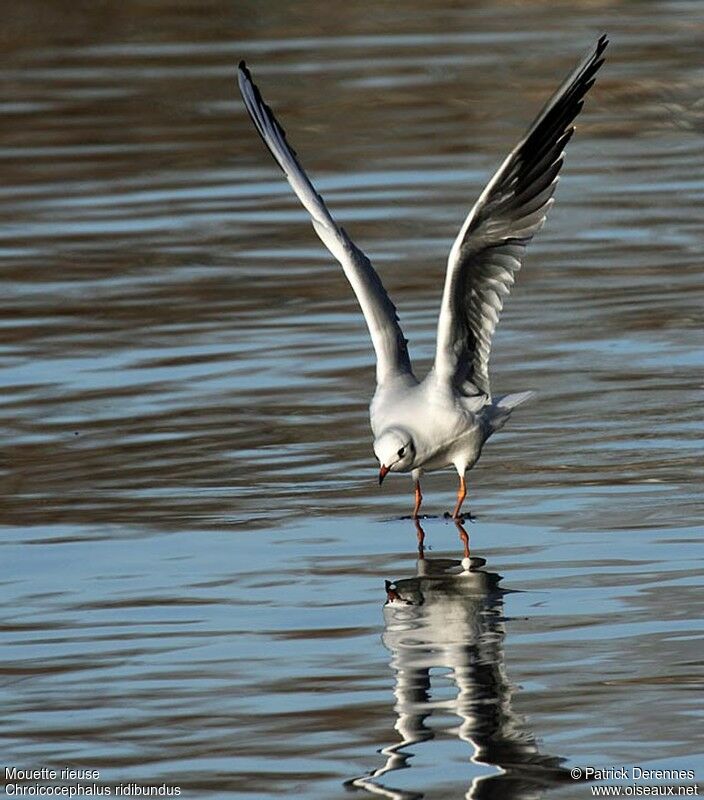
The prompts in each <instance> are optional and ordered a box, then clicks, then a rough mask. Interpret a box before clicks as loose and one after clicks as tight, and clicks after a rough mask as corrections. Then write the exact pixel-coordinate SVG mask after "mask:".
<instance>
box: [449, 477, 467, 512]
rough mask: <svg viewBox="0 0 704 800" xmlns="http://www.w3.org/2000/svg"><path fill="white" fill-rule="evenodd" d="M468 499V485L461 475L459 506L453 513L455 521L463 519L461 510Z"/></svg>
mask: <svg viewBox="0 0 704 800" xmlns="http://www.w3.org/2000/svg"><path fill="white" fill-rule="evenodd" d="M465 497H467V484H466V482H465V479H464V475H460V488H459V489H458V490H457V505H456V506H455V510H454V511H453V512H452V518H453V519H461V515H460V509H461V508H462V503H464V499H465Z"/></svg>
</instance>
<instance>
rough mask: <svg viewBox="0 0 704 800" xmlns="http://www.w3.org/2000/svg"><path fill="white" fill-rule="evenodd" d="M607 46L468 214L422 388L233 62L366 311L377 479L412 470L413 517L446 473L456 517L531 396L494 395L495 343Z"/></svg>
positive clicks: (263, 128)
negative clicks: (474, 474)
mask: <svg viewBox="0 0 704 800" xmlns="http://www.w3.org/2000/svg"><path fill="white" fill-rule="evenodd" d="M607 44H608V40H607V38H606V36H602V37H601V38H600V39H599V40H598V42H597V44H596V47H595V48H594V50H593V51H590V53H589V55H588V56H587V57H586V58H585V59H584V60H583V61H582V62H581V63H580V64H579V65H578V66H577V67H576V69H574V70H573V71H572V72H571V73H570V74H569V75H568V77H567V78H566V80H565V81H564V83H563V84H562V86H560V88H559V89H558V90H557V92H556V93H555V94H554V95H553V96H552V98H551V99H550V100H549V101H548V103H547V105H546V106H545V108H544V109H543V110H542V111H541V112H540V114H539V115H538V117H537V119H536V120H535V121H534V122H533V124H532V125H531V126H530V128H529V129H528V131H527V133H526V134H525V136H524V137H523V138H522V139H521V141H520V142H519V143H518V145H517V146H516V147H515V148H514V149H513V150H512V151H511V153H510V154H509V156H508V158H506V160H505V161H504V162H503V164H502V165H501V166H500V167H499V169H498V171H497V172H496V174H495V175H494V177H493V178H492V179H491V180H490V181H489V183H488V185H487V187H486V188H485V189H484V191H483V192H482V193H481V195H480V196H479V199H478V200H477V202H476V203H475V204H474V206H473V208H472V210H471V211H470V212H469V216H468V217H467V219H466V220H465V223H464V225H463V226H462V229H461V230H460V232H459V234H458V236H457V238H456V239H455V242H454V244H453V245H452V249H451V250H450V256H449V259H448V264H447V274H446V277H445V289H444V292H443V297H442V305H441V309H440V318H439V320H438V334H437V350H436V354H435V363H434V365H433V368H432V369H431V370H430V373H429V374H428V376H427V377H426V378H425V379H424V380H423V381H419V380H418V379H417V378H416V377H415V375H414V374H413V370H412V368H411V360H410V358H409V356H408V349H407V347H406V339H405V338H404V335H403V332H402V330H401V326H400V324H399V320H398V315H397V314H396V308H395V307H394V305H393V303H392V302H391V300H390V299H389V296H388V295H387V294H386V291H385V289H384V287H383V285H382V283H381V280H380V279H379V276H378V275H377V273H376V272H375V270H374V267H372V265H371V263H370V261H369V259H368V258H367V257H366V256H365V255H364V253H363V252H362V251H361V250H360V249H359V248H358V247H357V246H356V245H355V244H354V243H353V242H352V240H351V239H350V238H349V236H348V235H347V233H346V231H345V230H344V229H343V228H342V227H340V226H339V225H338V224H337V223H336V222H335V220H334V219H333V217H332V215H331V214H330V212H329V211H328V208H327V206H326V205H325V203H324V202H323V199H322V198H321V197H320V195H319V194H318V193H317V192H316V191H315V188H314V187H313V184H312V183H311V182H310V180H309V179H308V176H307V175H306V173H305V172H304V171H303V168H302V167H301V165H300V163H299V162H298V158H297V157H296V154H295V152H294V151H293V149H292V148H291V147H290V146H289V144H288V143H287V141H286V135H285V133H284V130H283V128H282V127H281V125H279V123H278V122H277V120H276V118H275V116H274V114H273V112H272V111H271V109H270V108H269V106H267V105H266V103H265V102H264V100H263V99H262V96H261V94H260V93H259V90H258V89H257V87H256V86H255V84H254V83H253V81H252V76H251V74H250V72H249V70H248V69H247V67H246V65H245V63H244V62H240V65H239V71H238V79H239V86H240V91H241V92H242V97H243V98H244V102H245V105H246V106H247V111H248V112H249V115H250V116H251V118H252V121H253V122H254V124H255V126H256V128H257V131H258V132H259V134H260V136H261V138H262V139H263V140H264V143H265V144H266V146H267V147H268V148H269V150H270V151H271V154H272V155H273V156H274V158H275V159H276V161H277V163H278V164H279V166H280V167H281V169H282V170H283V171H284V174H285V175H286V178H287V180H288V182H289V183H290V184H291V188H292V189H293V191H294V192H295V193H296V195H298V199H299V200H300V201H301V203H303V205H304V206H305V208H306V209H307V211H308V213H309V214H310V216H311V220H312V222H313V227H314V228H315V231H316V233H317V234H318V236H319V237H320V238H321V239H322V241H323V243H324V244H325V245H326V246H327V248H328V249H329V250H330V252H331V253H332V254H333V255H334V256H335V258H336V259H337V260H338V261H339V262H340V264H341V265H342V269H343V270H344V272H345V275H346V276H347V279H348V280H349V282H350V284H351V285H352V289H353V290H354V293H355V294H356V296H357V300H358V301H359V305H360V306H361V308H362V312H363V313H364V317H365V319H366V322H367V326H368V327H369V333H370V334H371V339H372V343H373V345H374V350H375V351H376V361H377V365H376V384H377V386H376V392H375V393H374V397H373V399H372V402H371V405H370V409H369V412H370V418H371V425H372V431H373V433H374V452H375V454H376V457H377V459H378V460H379V464H380V470H379V483H381V482H382V481H383V479H384V477H385V476H386V474H387V473H389V472H410V473H411V475H412V477H413V481H414V484H415V507H414V510H413V517H414V518H417V517H418V513H419V511H420V505H421V501H422V496H421V491H420V477H421V475H422V473H423V472H428V471H430V470H437V469H442V468H443V467H448V466H451V465H454V467H455V468H456V469H457V472H458V474H459V477H460V486H459V490H458V492H457V503H456V505H455V510H454V513H453V516H454V517H455V518H459V517H460V512H461V509H462V503H463V501H464V499H465V497H466V495H467V488H466V483H465V473H466V471H467V470H468V469H471V468H472V467H473V466H474V464H475V463H476V462H477V460H478V458H479V455H480V453H481V450H482V446H483V445H484V442H485V441H486V440H487V439H488V438H489V437H490V436H491V435H492V434H493V433H494V432H495V431H497V430H499V429H500V428H501V427H503V425H504V424H505V422H506V421H507V419H508V418H509V416H510V415H511V412H512V410H513V409H514V408H515V407H516V406H517V405H519V404H520V403H523V402H524V401H525V400H527V399H528V398H529V397H530V396H531V395H532V394H533V393H532V392H520V393H518V394H509V395H505V396H503V397H495V398H492V396H491V390H490V386H489V353H490V351H491V340H492V337H493V334H494V330H495V328H496V324H497V322H498V320H499V314H500V313H501V309H502V308H503V304H504V300H505V298H506V297H507V295H508V294H509V292H510V290H511V287H512V286H513V283H514V281H515V279H516V274H517V272H518V271H519V269H520V268H521V263H522V260H523V255H524V253H525V249H526V246H527V244H528V242H529V241H530V240H531V239H532V238H533V236H534V234H535V233H536V232H537V231H538V230H539V229H540V228H541V227H542V226H543V223H544V222H545V217H546V215H547V212H548V210H549V208H550V206H551V205H552V203H553V194H554V192H555V187H556V186H557V182H558V176H559V172H560V169H561V167H562V163H563V160H564V149H565V147H566V145H567V142H568V141H569V140H570V138H571V137H572V134H573V133H574V126H573V124H572V123H573V122H574V119H575V117H576V116H577V114H579V112H580V110H581V108H582V105H583V103H584V97H585V95H586V93H587V92H588V91H589V89H590V88H591V86H592V85H593V83H594V80H595V76H596V73H597V71H598V69H599V67H600V66H601V65H602V63H603V58H602V56H603V53H604V50H605V49H606V45H607Z"/></svg>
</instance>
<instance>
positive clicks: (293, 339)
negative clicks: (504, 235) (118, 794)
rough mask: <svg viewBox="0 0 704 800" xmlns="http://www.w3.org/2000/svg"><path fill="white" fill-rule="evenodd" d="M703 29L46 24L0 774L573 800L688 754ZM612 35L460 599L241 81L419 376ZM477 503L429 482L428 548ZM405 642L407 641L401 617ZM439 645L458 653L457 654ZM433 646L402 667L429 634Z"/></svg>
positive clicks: (23, 330)
mask: <svg viewBox="0 0 704 800" xmlns="http://www.w3.org/2000/svg"><path fill="white" fill-rule="evenodd" d="M702 27H703V24H702V18H701V14H700V13H699V9H698V6H697V4H693V3H686V2H657V3H656V2H647V1H646V2H639V3H625V2H624V3H588V2H584V3H577V4H571V5H570V7H569V8H567V6H565V7H564V13H559V14H556V13H555V9H554V7H553V4H543V3H539V2H531V3H525V4H514V3H493V4H483V3H476V4H459V5H458V4H454V3H451V2H446V3H440V4H437V3H436V4H433V5H432V8H430V7H429V6H428V5H427V4H423V3H416V2H413V1H411V2H408V3H405V4H403V9H399V8H393V7H392V6H390V5H387V4H374V3H369V2H366V0H363V1H362V2H359V3H352V4H346V5H345V6H344V7H340V8H337V7H332V6H326V7H325V9H324V12H323V11H322V10H321V6H320V5H319V4H316V3H312V2H308V1H307V0H304V2H300V3H296V4H295V8H294V7H293V6H290V5H289V4H276V3H274V4H267V5H265V6H262V5H261V4H255V3H250V2H244V0H241V2H238V3H234V4H227V3H222V2H205V3H197V4H192V5H188V4H182V3H173V2H167V1H166V0H154V1H153V2H149V3H136V2H126V3H120V4H117V3H115V4H110V3H107V4H98V5H96V6H94V7H91V8H85V9H82V11H81V12H80V13H78V12H77V11H76V10H75V9H74V7H73V6H72V5H71V4H66V3H63V2H59V3H55V4H49V5H46V4H42V3H38V2H36V3H35V2H27V3H24V4H23V5H22V8H21V9H19V10H17V12H16V13H15V14H14V15H13V16H12V17H11V18H10V19H9V20H7V27H6V30H5V34H4V42H5V59H4V61H3V66H2V68H1V73H2V78H3V87H4V88H3V93H2V102H1V103H0V114H1V115H2V120H3V125H2V129H3V135H2V141H1V142H0V159H2V165H3V176H4V180H3V182H2V186H1V187H0V255H1V256H2V261H1V262H0V263H1V264H2V272H1V273H0V280H1V281H2V293H1V294H0V297H1V298H2V299H1V300H0V303H1V304H2V323H1V327H0V349H1V352H2V359H1V361H0V372H1V376H2V381H3V386H4V394H3V398H2V405H1V406H0V425H1V426H2V434H3V442H4V452H3V457H2V463H1V464H0V467H1V469H2V478H3V491H2V506H1V507H0V513H1V515H2V516H1V517H0V524H1V526H2V527H1V528H0V545H2V564H3V567H4V569H3V571H2V576H1V577H0V598H1V599H2V601H3V608H4V612H3V614H2V617H1V618H0V631H1V632H2V641H3V656H4V657H3V661H2V665H1V666H0V672H1V675H0V697H1V699H2V705H3V709H4V710H5V713H4V715H3V720H2V722H1V723H0V742H1V744H0V752H2V753H3V755H4V759H3V760H4V761H5V762H6V763H7V764H11V765H16V766H23V767H24V766H27V767H30V766H35V767H41V766H54V767H58V768H60V767H65V766H76V767H81V768H96V769H99V770H100V774H101V780H104V781H105V782H107V783H110V784H115V783H117V782H121V781H122V782H124V781H136V782H141V783H152V784H160V783H163V782H166V783H168V784H170V785H179V786H180V787H181V788H182V790H183V792H184V794H185V795H187V796H191V797H205V796H207V797H233V796H237V797H240V796H241V797H252V798H266V797H274V796H279V795H289V794H292V793H296V794H298V795H300V796H303V797H306V798H311V799H314V798H326V799H327V798H334V797H343V796H348V792H349V791H357V792H359V793H361V794H362V795H363V794H364V793H365V792H367V793H376V794H377V795H381V796H388V797H398V798H411V797H426V798H448V797H464V796H468V797H505V798H523V797H535V796H541V795H542V794H543V793H544V792H548V791H549V792H550V796H554V797H565V798H568V797H569V798H571V797H577V796H584V797H587V796H589V795H588V788H587V787H585V786H584V785H581V784H575V783H574V782H573V781H571V779H569V778H567V777H566V773H568V772H569V770H570V769H571V768H572V767H574V766H582V765H595V766H597V765H614V764H616V765H621V764H637V765H639V766H643V767H646V766H651V767H653V766H658V767H661V768H674V767H676V766H679V767H683V768H685V767H690V768H692V769H698V770H699V774H700V779H701V776H702V774H704V765H703V763H702V762H703V760H704V759H703V758H702V752H703V750H704V748H703V746H702V737H701V730H702V725H701V722H702V720H701V711H702V707H701V690H702V680H703V678H702V674H703V673H702V657H701V652H702V641H701V636H702V628H703V624H702V620H703V619H704V608H703V604H704V603H703V600H702V594H701V591H700V585H701V579H702V571H701V556H700V552H701V547H700V542H701V536H702V533H704V519H703V517H704V514H703V507H702V499H701V486H702V481H703V479H704V469H703V468H702V458H701V450H702V446H701V445H702V432H703V426H702V414H701V408H702V388H703V386H704V382H703V378H702V367H703V366H704V365H703V361H704V359H703V357H702V352H703V349H702V348H703V346H704V334H703V333H702V330H703V329H704V319H703V314H702V308H703V307H704V288H703V286H704V281H703V278H702V260H701V252H702V240H703V236H702V233H703V232H702V224H701V207H702V200H703V199H704V148H703V141H704V140H703V138H702V137H703V135H704V117H703V116H702V110H701V99H700V98H701V96H702V90H703V89H704V85H703V80H704V74H703V73H702V68H701V36H702V33H703V30H702ZM602 31H607V32H608V33H609V34H610V35H611V38H612V46H611V48H610V51H609V60H608V63H607V65H606V67H605V68H604V70H603V71H602V73H601V75H600V78H599V82H598V85H597V86H596V88H595V90H594V91H593V92H592V94H591V95H590V96H589V98H588V101H587V104H586V107H585V110H584V113H583V114H582V116H581V117H580V120H579V126H578V132H577V135H576V136H575V138H574V140H573V141H572V142H571V143H570V148H569V153H568V158H567V163H566V167H565V169H564V171H563V178H562V180H561V183H560V187H559V189H558V194H557V203H556V206H555V208H554V209H553V212H552V213H551V216H550V219H549V222H548V224H547V226H546V227H545V229H544V230H543V231H542V232H541V234H540V236H539V237H538V238H536V240H535V241H534V242H533V244H532V245H531V247H530V250H529V254H528V258H527V261H526V266H525V269H524V271H523V272H522V273H521V276H520V280H519V283H518V286H517V287H516V290H515V292H514V294H513V296H512V297H511V299H510V301H509V303H508V304H507V308H506V312H505V314H504V317H503V320H502V324H501V325H500V327H499V330H498V334H497V337H496V340H495V347H494V353H493V356H492V368H493V376H494V377H493V382H494V386H495V389H496V391H498V392H502V391H520V390H524V389H534V390H537V392H538V393H539V394H538V399H537V400H536V401H535V402H533V403H532V404H530V405H528V406H524V407H523V408H522V409H521V411H520V412H519V413H517V414H516V415H515V416H514V418H513V419H512V421H511V424H510V425H509V426H508V427H507V428H505V429H504V431H502V432H501V434H500V435H498V436H497V437H496V439H494V440H492V441H491V442H490V444H489V445H488V446H487V448H486V450H485V453H484V455H483V457H482V460H481V461H480V463H479V465H478V467H477V468H476V469H475V470H474V471H473V472H472V473H471V475H470V505H471V508H472V511H473V513H474V514H476V516H477V521H476V522H475V523H473V524H472V525H470V526H468V531H469V534H470V536H471V561H470V562H469V565H468V564H467V562H465V565H464V566H463V564H462V551H463V546H462V542H461V541H460V539H459V537H458V532H457V530H456V529H455V527H454V525H453V524H452V523H446V522H444V521H443V520H442V519H440V518H439V516H436V517H435V518H433V519H430V520H428V521H427V522H426V523H424V527H425V532H426V539H425V544H426V547H425V553H424V558H422V559H418V557H417V553H416V530H415V528H414V526H413V524H412V523H411V522H410V521H409V520H407V519H406V520H403V519H400V517H401V516H403V515H404V514H407V513H408V510H409V506H410V503H411V495H410V488H411V487H410V485H409V482H408V481H407V480H405V479H402V478H396V479H395V480H391V479H389V480H387V481H386V482H385V484H384V486H383V487H382V488H381V489H379V487H378V486H377V485H376V481H375V467H374V459H373V454H372V450H371V441H370V437H369V429H368V418H367V408H366V407H367V403H368V400H369V396H370V393H371V390H372V385H373V359H372V351H371V347H370V345H369V342H368V337H367V333H366V329H365V327H364V322H363V320H362V317H361V314H360V313H359V311H358V309H357V307H356V304H355V300H354V297H353V295H352V293H351V291H350V290H349V287H348V286H347V285H346V283H345V280H344V277H343V275H342V273H341V270H340V269H339V267H337V265H336V264H334V263H333V262H332V259H331V257H330V256H329V254H328V253H327V252H326V251H324V250H323V248H322V246H321V245H320V244H319V242H318V240H317V239H316V238H315V235H314V234H313V232H312V231H311V229H310V226H309V225H308V222H307V218H306V214H305V212H304V211H303V210H302V209H301V208H300V207H299V205H298V204H297V201H296V199H295V198H294V197H293V196H292V195H291V193H290V191H289V189H288V187H287V185H286V183H285V182H284V180H283V179H282V176H281V174H280V173H279V171H278V170H277V169H276V167H275V165H274V164H273V162H272V161H271V160H270V158H269V156H268V155H267V154H266V152H265V151H264V149H263V147H262V145H261V143H260V141H259V140H258V138H257V136H256V135H255V134H254V132H253V130H252V127H251V124H250V122H249V120H248V119H247V117H246V114H245V112H244V109H243V107H242V106H241V104H240V102H239V100H238V98H237V95H236V88H235V82H234V67H235V64H236V63H237V61H238V60H239V59H240V58H243V57H244V58H246V59H247V61H248V63H249V64H250V66H251V68H252V70H253V72H254V74H255V76H256V77H257V80H258V82H259V84H260V86H261V88H262V90H263V92H264V93H265V95H266V97H267V99H268V100H269V101H270V102H271V104H272V105H273V107H274V108H275V109H276V111H277V112H278V113H279V114H280V116H281V118H282V120H283V122H284V124H285V125H286V128H287V131H288V134H289V137H290V139H291V141H292V142H293V144H294V146H295V147H296V149H297V151H298V152H299V154H300V156H301V159H302V161H303V163H304V164H305V165H306V167H307V168H308V169H309V171H310V173H311V175H312V176H314V178H315V180H316V183H317V185H318V186H319V188H320V190H321V191H322V192H323V194H324V195H325V197H326V199H327V200H328V202H329V204H330V206H331V207H332V209H333V210H334V212H335V214H336V215H337V217H338V218H339V219H340V220H341V222H342V223H343V224H344V225H345V226H346V228H347V229H348V231H349V232H350V234H351V235H352V236H353V238H354V239H355V240H356V241H357V243H358V244H359V245H360V246H362V247H363V248H364V249H365V251H366V252H367V253H368V254H369V255H370V257H371V258H372V260H373V262H374V263H375V264H376V266H377V268H378V270H379V272H380V273H381V274H382V277H383V280H384V282H385V284H386V285H387V287H388V289H389V292H390V294H391V296H392V298H393V299H394V300H395V302H396V304H397V305H398V307H399V310H400V313H401V321H402V324H403V325H404V329H405V331H406V334H407V336H408V338H409V339H410V343H411V353H412V357H413V358H414V363H415V365H416V368H417V370H418V371H419V372H420V373H423V371H424V370H425V369H426V368H427V367H428V366H429V364H430V362H431V360H432V354H433V345H434V334H435V331H434V328H435V320H436V313H437V307H438V305H439V299H440V292H441V286H442V276H443V272H444V262H445V259H446V256H447V252H448V250H449V246H450V243H451V241H452V239H453V238H454V235H455V233H456V231H457V229H458V228H459V226H460V224H461V222H462V220H463V218H464V215H465V214H466V212H467V210H468V208H469V207H470V206H471V204H472V203H473V201H474V199H475V198H476V196H477V195H478V194H479V192H480V191H481V189H482V187H483V185H484V183H485V181H486V180H487V179H488V178H489V177H490V174H491V172H492V170H493V169H494V168H495V167H496V166H498V164H499V163H500V161H501V160H502V158H503V157H504V155H505V153H506V152H507V150H508V149H509V148H510V147H511V146H512V145H513V143H514V142H515V141H516V139H517V138H518V137H519V136H520V134H521V133H522V130H523V128H524V127H525V125H526V124H527V123H528V122H529V121H530V119H531V117H532V116H533V114H534V113H535V112H536V110H537V109H538V108H539V107H540V106H541V104H542V102H543V101H544V100H545V98H546V97H547V96H548V95H549V94H550V92H551V91H552V90H553V89H554V87H555V86H556V85H557V83H558V82H559V80H560V79H561V77H562V75H563V74H564V73H565V72H566V71H567V70H568V69H569V68H570V66H571V65H572V63H573V61H574V60H575V59H576V58H577V57H578V56H579V54H580V53H582V52H583V51H584V50H585V49H586V48H587V46H588V45H589V44H590V43H591V42H593V41H594V40H595V39H596V37H597V35H598V34H600V33H601V32H602ZM455 480H456V479H455V477H454V476H453V475H452V474H451V473H450V472H447V473H439V474H435V475H432V476H429V477H428V478H427V479H426V481H425V483H424V493H425V495H426V508H427V511H428V513H430V514H433V515H440V514H441V513H442V512H443V511H445V510H446V509H448V508H450V507H451V504H452V502H453V497H454V489H455ZM387 580H389V581H393V582H395V583H394V585H395V586H397V587H399V586H400V587H401V588H402V589H403V588H404V587H405V589H406V590H408V591H409V592H410V596H411V598H412V599H413V600H416V601H417V600H419V598H421V597H422V598H423V602H420V603H415V602H413V603H411V604H410V605H404V604H401V605H397V604H396V603H391V604H387V605H385V603H386V601H387V592H386V589H385V581H387ZM442 620H445V621H448V620H449V622H447V624H446V625H445V626H444V627H443V624H442V622H441V621H442ZM409 629H410V630H411V631H412V632H414V633H413V635H412V636H410V640H409V635H408V630H409Z"/></svg>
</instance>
